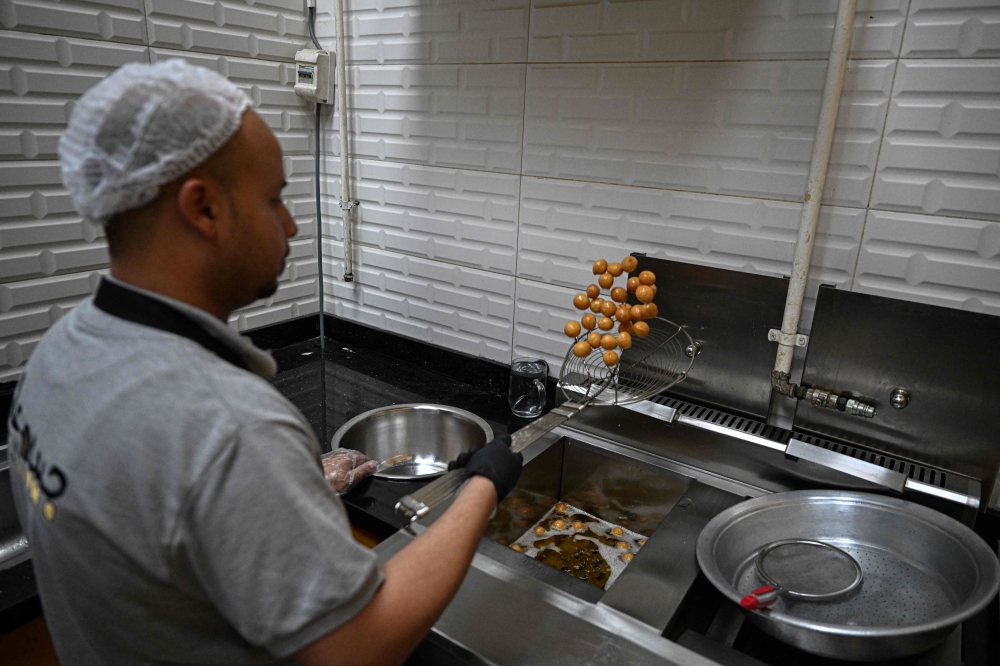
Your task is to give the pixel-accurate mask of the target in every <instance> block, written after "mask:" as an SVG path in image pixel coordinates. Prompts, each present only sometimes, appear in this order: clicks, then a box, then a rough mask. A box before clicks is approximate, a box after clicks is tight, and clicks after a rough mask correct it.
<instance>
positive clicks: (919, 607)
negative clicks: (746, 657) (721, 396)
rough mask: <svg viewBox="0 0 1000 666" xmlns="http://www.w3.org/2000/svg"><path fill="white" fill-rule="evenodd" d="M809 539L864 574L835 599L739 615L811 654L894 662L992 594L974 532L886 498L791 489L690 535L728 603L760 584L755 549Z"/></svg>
mask: <svg viewBox="0 0 1000 666" xmlns="http://www.w3.org/2000/svg"><path fill="white" fill-rule="evenodd" d="M782 539H812V540H815V541H822V542H825V543H829V544H831V545H833V546H836V547H837V548H841V549H843V550H844V551H846V552H848V553H849V554H850V555H851V556H852V557H853V558H855V559H856V560H857V561H858V562H859V563H860V564H861V568H862V569H863V570H864V582H863V584H862V585H861V587H860V589H859V590H858V592H857V593H856V594H854V595H853V596H852V597H850V598H848V599H845V600H842V601H828V602H809V601H797V600H795V599H789V598H781V599H779V600H778V601H777V602H776V603H775V604H774V605H773V606H771V607H770V608H768V609H765V610H758V611H746V614H747V617H748V618H749V619H750V620H751V621H752V622H754V623H755V624H757V625H758V626H759V627H761V628H762V629H763V630H764V631H766V632H768V633H769V634H771V635H773V636H775V637H777V638H779V639H781V640H783V641H785V642H786V643H789V644H791V645H795V646H797V647H800V648H802V649H803V650H806V651H807V652H812V653H814V654H818V655H823V656H828V657H834V658H837V659H850V660H876V659H894V658H897V657H904V656H907V655H911V654H916V653H918V652H922V651H924V650H927V649H929V648H931V647H933V646H934V645H935V644H937V643H938V642H940V641H942V640H944V639H945V638H947V637H948V635H949V634H950V633H951V632H952V631H953V630H954V629H955V627H956V626H957V625H958V624H959V623H961V622H962V621H964V620H966V619H968V618H969V617H971V616H973V615H975V614H976V613H978V612H979V611H981V610H982V609H983V608H984V607H985V606H986V605H987V604H988V603H989V602H990V601H991V600H992V599H993V597H994V596H995V595H996V593H997V587H998V585H1000V564H998V563H997V555H996V553H994V552H992V551H991V550H990V547H989V546H987V545H986V543H985V542H984V541H983V540H982V539H981V538H979V537H978V536H977V535H976V534H975V532H973V531H972V530H970V529H969V528H967V527H965V526H964V525H962V524H961V523H959V522H958V521H956V520H953V519H951V518H949V517H947V516H945V515H944V514H941V513H938V512H937V511H934V510H933V509H928V508H927V507H925V506H921V505H919V504H914V503H912V502H907V501H904V500H901V499H897V498H894V497H883V496H880V495H873V494H869V493H860V492H851V491H838V490H799V491H793V492H786V493H775V494H774V495H767V496H764V497H758V498H756V499H752V500H748V501H746V502H742V503H740V504H737V505H735V506H733V507H731V508H729V509H726V510H725V511H723V512H722V513H720V514H719V515H718V516H716V517H715V518H713V519H712V521H711V522H709V523H708V525H706V526H705V529H704V530H702V533H701V536H700V537H699V538H698V550H697V552H698V564H699V565H700V566H701V570H702V571H703V572H704V573H705V576H706V577H707V578H708V579H709V580H710V581H711V582H712V584H713V585H715V587H717V588H718V589H719V590H720V591H721V592H722V593H723V594H724V595H726V596H727V597H728V598H729V599H731V600H732V601H733V602H734V603H739V601H740V599H741V598H742V597H743V596H744V595H746V594H748V593H749V592H751V591H752V590H753V589H754V588H756V587H759V586H760V585H761V582H760V579H759V577H758V576H757V572H756V569H755V565H754V560H755V559H756V556H757V553H758V552H759V551H760V549H761V548H763V547H764V546H766V545H768V544H770V543H772V542H774V541H779V540H782Z"/></svg>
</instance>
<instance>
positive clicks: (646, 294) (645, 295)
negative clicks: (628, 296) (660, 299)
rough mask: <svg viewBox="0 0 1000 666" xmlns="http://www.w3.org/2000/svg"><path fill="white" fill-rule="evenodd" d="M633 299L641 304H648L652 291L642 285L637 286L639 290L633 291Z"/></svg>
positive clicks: (651, 297) (651, 298)
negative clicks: (636, 299)
mask: <svg viewBox="0 0 1000 666" xmlns="http://www.w3.org/2000/svg"><path fill="white" fill-rule="evenodd" d="M635 297H636V298H638V299H639V300H640V301H641V302H643V303H649V302H650V301H651V300H653V290H652V289H650V288H649V287H647V286H646V285H644V284H642V285H639V288H638V289H636V290H635Z"/></svg>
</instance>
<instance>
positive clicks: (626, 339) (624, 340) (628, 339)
mask: <svg viewBox="0 0 1000 666" xmlns="http://www.w3.org/2000/svg"><path fill="white" fill-rule="evenodd" d="M618 346H619V347H621V348H622V349H630V348H631V347H632V334H631V333H629V332H628V331H623V330H621V329H620V328H619V329H618Z"/></svg>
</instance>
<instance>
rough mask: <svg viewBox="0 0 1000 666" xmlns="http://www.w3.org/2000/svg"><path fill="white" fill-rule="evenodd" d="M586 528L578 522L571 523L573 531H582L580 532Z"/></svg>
mask: <svg viewBox="0 0 1000 666" xmlns="http://www.w3.org/2000/svg"><path fill="white" fill-rule="evenodd" d="M586 527H587V526H586V525H584V524H583V523H581V522H580V521H579V520H574V521H573V529H574V530H577V531H582V530H584V529H586Z"/></svg>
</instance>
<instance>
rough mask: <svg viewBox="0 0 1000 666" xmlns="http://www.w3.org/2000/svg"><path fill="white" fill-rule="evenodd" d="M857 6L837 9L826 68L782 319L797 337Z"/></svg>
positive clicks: (787, 348)
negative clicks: (821, 100) (817, 123)
mask: <svg viewBox="0 0 1000 666" xmlns="http://www.w3.org/2000/svg"><path fill="white" fill-rule="evenodd" d="M857 7H858V0H840V6H839V7H838V8H837V24H836V26H835V27H834V30H833V46H831V47H830V59H829V61H828V63H827V66H826V83H825V85H824V87H823V102H822V105H821V106H820V110H819V125H818V126H817V127H816V140H815V142H814V143H813V154H812V163H811V164H810V165H809V181H808V183H807V185H806V194H805V200H804V204H803V206H802V220H801V221H800V222H799V237H798V240H797V241H796V243H795V259H794V260H793V261H792V278H791V281H790V282H789V283H788V296H787V297H786V298H785V314H784V316H783V317H782V319H781V332H782V333H785V334H786V336H792V337H793V338H794V336H795V335H796V334H797V333H798V332H799V319H800V318H801V316H802V301H803V299H804V298H805V295H806V283H807V280H808V278H809V264H810V262H811V261H812V253H813V245H814V244H815V242H816V225H817V223H818V222H819V207H820V203H822V201H823V188H824V187H825V186H826V170H827V167H828V166H829V164H830V149H831V148H832V147H833V130H834V126H835V125H836V124H837V110H838V108H839V106H840V96H841V93H842V92H843V90H844V76H845V75H846V73H847V56H848V54H849V52H850V50H851V35H852V33H853V32H854V14H855V11H856V10H857ZM794 351H795V346H794V344H782V343H780V342H779V343H778V355H777V357H776V358H775V359H774V371H775V372H779V373H782V374H784V375H786V376H787V375H788V374H790V373H791V370H792V354H793V352H794Z"/></svg>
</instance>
